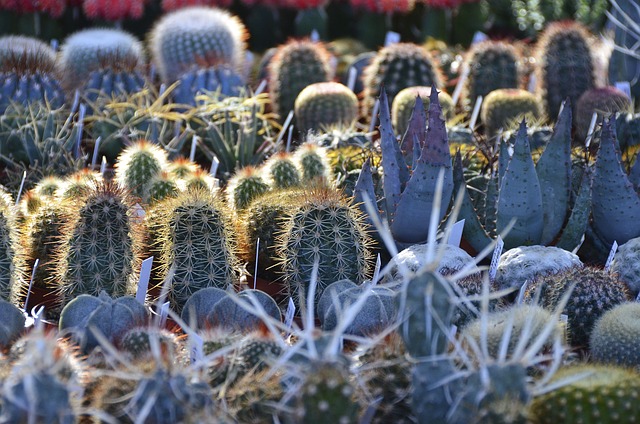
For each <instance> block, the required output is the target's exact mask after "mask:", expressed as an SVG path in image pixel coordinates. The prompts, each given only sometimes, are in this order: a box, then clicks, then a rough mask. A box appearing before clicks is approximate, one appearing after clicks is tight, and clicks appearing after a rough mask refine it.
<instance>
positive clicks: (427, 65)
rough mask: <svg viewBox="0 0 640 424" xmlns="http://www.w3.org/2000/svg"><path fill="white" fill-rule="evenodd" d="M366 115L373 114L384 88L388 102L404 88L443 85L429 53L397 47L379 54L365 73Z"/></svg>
mask: <svg viewBox="0 0 640 424" xmlns="http://www.w3.org/2000/svg"><path fill="white" fill-rule="evenodd" d="M363 83H364V109H363V113H364V114H367V115H368V114H370V113H371V110H372V109H373V105H374V103H375V98H376V96H378V93H380V90H381V89H382V87H384V89H385V91H386V93H387V96H388V98H389V102H390V103H393V99H394V98H395V97H396V95H397V94H398V93H399V92H400V90H402V89H403V88H407V87H415V86H435V87H436V88H440V87H442V85H443V82H442V76H441V75H440V70H439V69H438V68H437V65H436V64H435V61H434V60H433V58H432V57H431V55H430V54H429V52H427V50H426V49H424V48H422V47H421V46H418V45H417V44H410V43H397V44H391V45H390V46H387V47H384V48H383V49H381V50H379V51H378V53H377V54H376V56H375V57H374V58H373V60H372V61H371V63H370V64H369V66H367V68H366V69H365V70H364V74H363Z"/></svg>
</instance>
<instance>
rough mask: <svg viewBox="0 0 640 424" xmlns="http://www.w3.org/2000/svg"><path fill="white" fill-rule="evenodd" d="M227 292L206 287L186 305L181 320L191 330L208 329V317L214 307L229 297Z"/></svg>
mask: <svg viewBox="0 0 640 424" xmlns="http://www.w3.org/2000/svg"><path fill="white" fill-rule="evenodd" d="M227 295H228V293H227V292H226V291H225V290H222V289H219V288H217V287H205V288H203V289H200V290H198V291H197V292H195V293H194V294H192V295H191V296H190V297H189V299H187V301H186V302H185V303H184V307H183V308H182V314H181V318H182V320H183V321H184V322H185V323H186V324H187V325H189V326H190V327H191V328H193V329H194V330H195V329H204V328H207V316H208V315H209V313H211V311H212V310H213V307H214V306H215V305H216V303H218V302H219V301H221V300H222V299H224V298H225V297H227Z"/></svg>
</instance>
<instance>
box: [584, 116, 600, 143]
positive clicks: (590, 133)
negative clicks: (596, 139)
mask: <svg viewBox="0 0 640 424" xmlns="http://www.w3.org/2000/svg"><path fill="white" fill-rule="evenodd" d="M596 122H598V112H593V115H591V123H590V124H589V131H588V132H587V139H586V140H585V141H584V145H585V146H586V147H589V145H590V144H591V139H592V138H593V131H594V130H595V128H596Z"/></svg>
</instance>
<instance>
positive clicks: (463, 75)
mask: <svg viewBox="0 0 640 424" xmlns="http://www.w3.org/2000/svg"><path fill="white" fill-rule="evenodd" d="M470 72H471V68H470V67H469V65H467V64H466V63H465V64H463V65H462V73H461V74H460V78H458V83H457V84H456V88H455V89H454V90H453V95H452V96H451V99H452V100H453V105H454V106H455V105H457V104H458V100H460V95H461V94H462V89H463V88H464V84H465V82H466V81H467V79H469V73H470Z"/></svg>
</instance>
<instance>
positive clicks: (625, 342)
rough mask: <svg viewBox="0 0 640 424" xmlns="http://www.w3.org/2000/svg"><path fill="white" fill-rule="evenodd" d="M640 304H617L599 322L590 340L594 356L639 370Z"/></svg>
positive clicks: (604, 361) (606, 361) (601, 360)
mask: <svg viewBox="0 0 640 424" xmlns="http://www.w3.org/2000/svg"><path fill="white" fill-rule="evenodd" d="M639 338H640V303H637V302H628V303H622V304H620V305H617V306H615V307H614V308H612V309H610V310H608V311H607V312H605V313H604V314H603V315H602V316H601V317H600V319H598V321H596V323H595V326H594V327H593V331H592V332H591V338H590V340H589V346H590V353H591V358H592V359H593V360H594V361H596V362H601V363H605V364H612V365H620V366H625V367H635V368H638V369H640V352H638V349H637V341H638V339H639Z"/></svg>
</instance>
